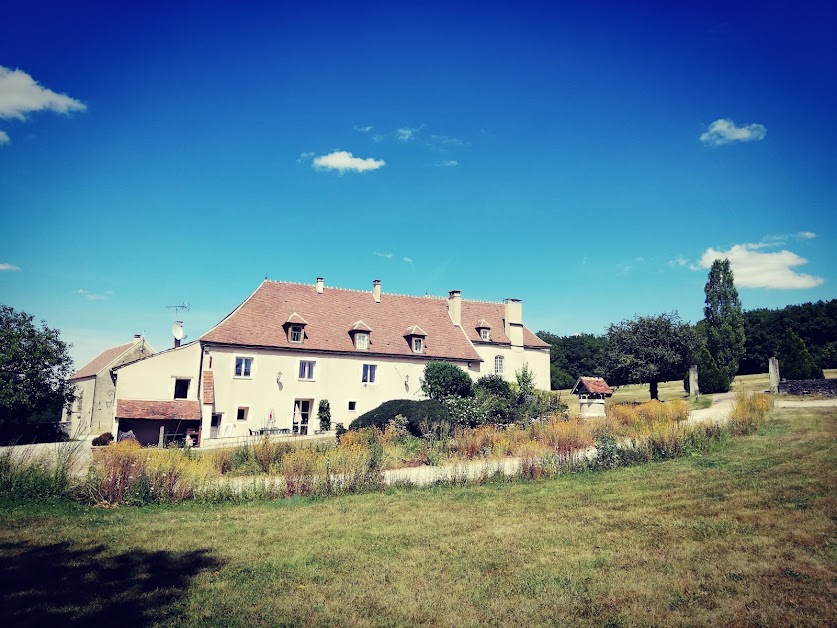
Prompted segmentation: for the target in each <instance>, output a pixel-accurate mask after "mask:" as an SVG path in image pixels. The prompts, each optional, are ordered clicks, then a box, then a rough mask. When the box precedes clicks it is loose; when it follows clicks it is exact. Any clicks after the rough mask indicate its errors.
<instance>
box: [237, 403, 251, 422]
mask: <svg viewBox="0 0 837 628" xmlns="http://www.w3.org/2000/svg"><path fill="white" fill-rule="evenodd" d="M240 410H244V418H243V419H239V418H238V413H239V411H240ZM249 419H250V406H237V407H236V409H235V420H236V422H237V423H244V422H246V421H248V420H249Z"/></svg>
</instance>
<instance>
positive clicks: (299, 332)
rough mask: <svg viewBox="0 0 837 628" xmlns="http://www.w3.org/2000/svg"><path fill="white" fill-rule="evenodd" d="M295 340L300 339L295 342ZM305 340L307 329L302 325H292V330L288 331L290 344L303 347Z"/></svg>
mask: <svg viewBox="0 0 837 628" xmlns="http://www.w3.org/2000/svg"><path fill="white" fill-rule="evenodd" d="M294 338H298V339H297V340H294ZM304 339H305V327H303V326H302V325H291V327H290V329H289V330H288V342H292V343H294V344H295V345H301V344H302V341H303V340H304Z"/></svg>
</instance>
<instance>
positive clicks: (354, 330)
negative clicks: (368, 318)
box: [349, 321, 372, 351]
mask: <svg viewBox="0 0 837 628" xmlns="http://www.w3.org/2000/svg"><path fill="white" fill-rule="evenodd" d="M371 333H372V328H371V327H370V326H369V325H367V324H366V323H364V322H363V321H358V322H356V323H355V324H354V325H352V327H351V329H349V335H350V336H351V337H352V344H353V345H354V346H355V349H359V350H360V351H366V350H367V349H369V334H371Z"/></svg>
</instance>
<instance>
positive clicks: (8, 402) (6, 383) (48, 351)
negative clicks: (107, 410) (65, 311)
mask: <svg viewBox="0 0 837 628" xmlns="http://www.w3.org/2000/svg"><path fill="white" fill-rule="evenodd" d="M68 351H69V345H68V344H67V343H65V342H64V341H63V340H61V337H60V334H59V331H58V330H57V329H51V328H49V327H47V326H46V323H45V322H43V321H41V324H40V326H38V325H36V324H35V323H34V320H33V317H32V316H31V315H30V314H27V313H26V312H17V311H15V310H14V309H13V308H11V307H8V306H6V305H2V306H0V428H3V429H10V428H11V427H12V426H14V425H21V424H24V423H30V422H57V421H59V420H60V418H61V410H62V408H63V407H64V406H66V405H69V404H70V403H72V401H73V387H72V386H71V385H70V384H69V382H68V381H67V379H68V377H69V376H70V373H72V371H73V361H72V359H71V358H70V355H69V352H68Z"/></svg>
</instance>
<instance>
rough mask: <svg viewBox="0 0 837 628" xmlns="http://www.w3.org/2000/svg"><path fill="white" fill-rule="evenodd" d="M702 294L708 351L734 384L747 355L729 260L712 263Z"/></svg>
mask: <svg viewBox="0 0 837 628" xmlns="http://www.w3.org/2000/svg"><path fill="white" fill-rule="evenodd" d="M703 292H704V293H705V294H706V305H705V306H704V308H703V317H704V320H705V325H704V333H705V334H706V348H707V349H709V355H711V356H712V359H713V360H715V364H717V365H718V368H719V369H720V370H721V371H722V372H723V373H724V374H725V375H726V376H727V379H729V381H730V382H732V378H733V377H735V374H736V373H737V372H738V362H739V360H741V357H742V356H743V355H744V312H743V311H742V310H741V301H740V300H739V298H738V290H736V289H735V282H734V278H733V274H732V269H731V268H730V265H729V260H728V259H724V260H720V259H716V260H715V261H714V262H712V268H711V269H710V270H709V279H708V280H707V281H706V286H705V287H704V288H703Z"/></svg>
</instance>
